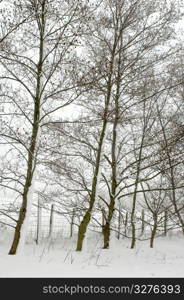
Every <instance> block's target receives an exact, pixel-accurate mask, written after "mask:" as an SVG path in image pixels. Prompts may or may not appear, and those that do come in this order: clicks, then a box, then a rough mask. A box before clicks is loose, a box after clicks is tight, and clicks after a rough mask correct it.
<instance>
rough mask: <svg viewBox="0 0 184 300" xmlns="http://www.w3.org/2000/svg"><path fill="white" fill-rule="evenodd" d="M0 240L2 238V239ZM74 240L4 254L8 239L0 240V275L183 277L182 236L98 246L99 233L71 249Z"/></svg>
mask: <svg viewBox="0 0 184 300" xmlns="http://www.w3.org/2000/svg"><path fill="white" fill-rule="evenodd" d="M2 239H3V241H2ZM75 243H76V240H75V239H73V240H70V239H69V238H63V239H60V240H59V241H57V242H42V244H40V245H39V246H38V245H36V244H33V243H31V244H27V245H26V246H25V249H24V250H25V251H24V254H21V255H15V256H10V255H8V254H7V252H8V249H9V247H10V244H11V243H10V239H9V238H6V239H5V238H2V236H1V239H0V277H1V278H2V277H60V278H62V277H63V278H67V277H77V278H78V277H124V278H125V277H184V238H182V237H170V238H157V239H156V242H155V248H154V249H150V248H149V242H148V241H145V242H139V243H138V244H137V247H136V249H133V250H132V249H130V241H129V240H126V239H122V240H120V241H118V240H115V239H114V240H113V242H112V244H111V249H109V250H104V249H102V248H101V237H100V236H99V235H96V236H91V237H89V238H88V241H87V243H86V248H85V249H84V251H82V252H81V253H78V252H75Z"/></svg>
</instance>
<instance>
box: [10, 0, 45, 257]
mask: <svg viewBox="0 0 184 300" xmlns="http://www.w3.org/2000/svg"><path fill="white" fill-rule="evenodd" d="M41 7H42V14H41V16H40V20H39V21H40V26H41V28H40V27H39V30H40V45H39V62H38V64H37V82H36V91H35V98H34V117H33V124H32V133H31V141H30V147H29V149H28V162H27V174H26V180H25V185H24V190H23V196H22V206H21V208H20V212H19V218H18V221H17V225H16V228H15V234H14V239H13V243H12V246H11V249H10V251H9V254H16V251H17V248H18V245H19V242H20V239H21V238H22V236H21V234H22V232H21V231H22V226H23V224H24V222H25V219H26V215H27V208H28V206H29V205H30V204H31V203H30V202H31V201H32V199H31V198H32V196H33V195H32V191H31V188H32V184H33V181H34V180H33V176H34V172H35V168H36V155H37V146H38V145H37V143H38V140H37V139H38V135H39V134H38V133H39V130H40V124H39V122H40V111H41V77H42V68H43V52H44V29H45V1H43V3H42V5H41ZM28 202H29V203H28ZM28 213H29V212H28ZM25 230H26V228H25ZM23 242H24V241H23Z"/></svg>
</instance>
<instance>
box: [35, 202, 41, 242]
mask: <svg viewBox="0 0 184 300" xmlns="http://www.w3.org/2000/svg"><path fill="white" fill-rule="evenodd" d="M41 215H42V208H41V205H40V199H39V197H38V207H37V232H36V244H37V245H38V244H39V243H40V234H41Z"/></svg>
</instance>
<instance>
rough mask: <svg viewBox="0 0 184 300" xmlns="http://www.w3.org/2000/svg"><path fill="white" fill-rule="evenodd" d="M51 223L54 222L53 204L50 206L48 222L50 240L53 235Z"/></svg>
mask: <svg viewBox="0 0 184 300" xmlns="http://www.w3.org/2000/svg"><path fill="white" fill-rule="evenodd" d="M53 221H54V204H52V205H51V211H50V221H49V236H48V237H49V239H51V238H52V233H53Z"/></svg>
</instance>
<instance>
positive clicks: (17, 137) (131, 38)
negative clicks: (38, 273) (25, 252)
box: [0, 0, 184, 254]
mask: <svg viewBox="0 0 184 300" xmlns="http://www.w3.org/2000/svg"><path fill="white" fill-rule="evenodd" d="M0 5H1V7H2V8H1V28H0V30H1V39H0V65H1V75H0V89H1V92H0V108H1V119H0V127H1V131H0V143H1V149H2V152H1V153H2V154H1V167H0V168H1V172H0V187H1V188H2V189H5V190H11V191H13V193H14V196H13V199H12V201H11V203H10V206H9V209H6V210H4V211H3V210H2V213H3V214H4V215H7V216H9V217H10V218H11V220H12V215H11V211H9V210H10V209H11V208H12V205H13V203H14V208H15V209H14V210H16V211H17V212H18V218H17V219H15V218H13V221H14V222H15V235H14V240H13V243H12V246H11V249H10V252H9V254H15V253H16V251H17V249H21V245H22V244H23V243H24V242H25V238H26V230H27V227H28V222H29V217H30V211H31V207H32V205H33V202H34V195H35V194H36V193H37V194H39V197H41V198H42V203H43V205H47V204H48V203H50V202H52V203H53V202H55V203H56V204H57V207H58V210H62V211H63V210H64V211H65V212H67V213H66V216H67V217H68V218H69V222H70V223H71V226H72V225H73V224H74V219H75V222H76V225H77V226H78V239H77V246H76V250H77V251H81V250H82V246H83V242H84V238H85V234H86V232H87V230H88V228H89V226H90V224H91V223H92V222H96V224H98V225H99V226H100V227H101V231H102V236H103V240H104V248H109V242H110V232H111V230H112V228H113V226H115V227H114V228H116V227H117V226H119V227H118V228H119V230H118V234H119V235H120V234H121V230H120V224H121V220H124V225H126V226H127V223H129V228H130V230H129V235H130V238H131V248H134V247H135V243H136V238H137V237H136V234H137V227H136V226H137V220H138V219H139V220H142V232H143V231H144V230H143V227H144V226H145V225H149V227H150V229H151V244H150V245H151V247H152V246H153V240H154V237H155V235H156V233H157V231H158V230H159V226H160V224H164V226H165V227H164V228H165V232H166V227H167V228H173V226H174V227H179V228H181V229H182V231H183V233H184V217H183V212H184V209H183V208H184V207H183V205H184V203H183V187H184V184H183V170H184V169H183V162H184V161H183V136H184V127H183V126H184V125H183V120H182V115H183V86H184V81H183V55H182V50H183V49H182V37H181V36H180V34H177V32H176V28H177V26H178V24H179V21H180V19H181V18H182V5H181V4H180V6H179V5H177V4H176V2H174V3H173V2H172V1H164V0H163V1H159V2H158V1H151V0H150V1H148V0H146V1H145V0H96V1H89V0H65V1H62V5H61V2H60V1H58V0H28V1H19V0H16V1H8V2H7V1H6V0H4V1H1V4H0ZM67 107H68V109H67ZM74 112H75V114H74ZM66 113H67V116H68V117H66ZM15 199H16V201H17V202H16V204H15V202H14V201H15ZM17 203H18V205H17ZM16 205H17V206H16ZM142 211H144V213H141V212H142ZM117 212H118V213H117ZM145 212H146V216H145ZM127 214H128V216H130V217H129V221H127V219H128V217H127ZM101 216H102V218H101ZM76 220H77V221H76ZM117 224H119V225H117ZM116 225H117V226H116ZM126 226H125V228H126Z"/></svg>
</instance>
